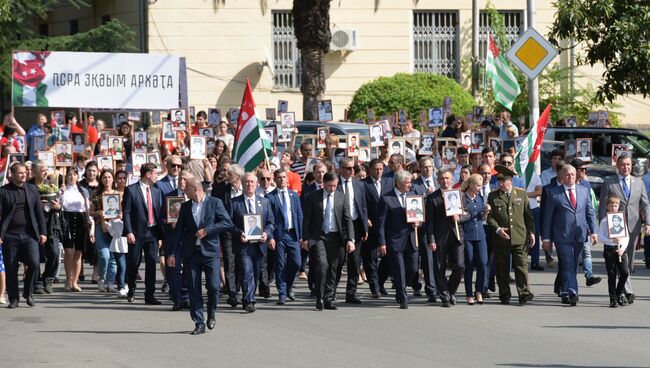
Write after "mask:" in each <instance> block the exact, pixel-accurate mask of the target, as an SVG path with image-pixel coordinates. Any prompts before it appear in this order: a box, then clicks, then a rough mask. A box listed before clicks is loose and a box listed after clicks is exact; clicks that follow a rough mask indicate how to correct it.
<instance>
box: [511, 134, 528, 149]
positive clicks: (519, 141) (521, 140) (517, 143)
mask: <svg viewBox="0 0 650 368" xmlns="http://www.w3.org/2000/svg"><path fill="white" fill-rule="evenodd" d="M526 138H527V137H526V136H523V137H515V138H514V142H515V152H516V151H519V147H521V145H522V144H523V143H524V141H525V140H526Z"/></svg>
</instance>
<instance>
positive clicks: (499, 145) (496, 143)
mask: <svg viewBox="0 0 650 368" xmlns="http://www.w3.org/2000/svg"><path fill="white" fill-rule="evenodd" d="M490 148H492V150H493V151H494V155H495V156H497V157H498V156H499V155H501V154H502V153H503V140H502V139H500V138H490Z"/></svg>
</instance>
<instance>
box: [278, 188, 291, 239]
mask: <svg viewBox="0 0 650 368" xmlns="http://www.w3.org/2000/svg"><path fill="white" fill-rule="evenodd" d="M278 194H279V195H280V196H281V197H283V198H284V201H285V203H286V204H287V218H288V220H289V223H288V224H287V230H291V229H293V213H292V212H291V197H290V196H289V192H288V191H287V189H286V188H285V189H279V188H278ZM280 204H282V198H280ZM276 221H277V220H276Z"/></svg>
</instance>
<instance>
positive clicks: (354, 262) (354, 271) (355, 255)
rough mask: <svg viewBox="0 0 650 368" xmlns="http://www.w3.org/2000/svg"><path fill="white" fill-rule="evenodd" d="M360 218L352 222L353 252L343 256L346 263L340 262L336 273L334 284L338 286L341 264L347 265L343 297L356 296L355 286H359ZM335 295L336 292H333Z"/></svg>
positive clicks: (341, 269)
mask: <svg viewBox="0 0 650 368" xmlns="http://www.w3.org/2000/svg"><path fill="white" fill-rule="evenodd" d="M361 221H362V220H361V217H359V218H358V219H357V220H356V221H354V234H355V239H354V243H355V247H354V252H352V253H348V254H346V255H345V257H346V262H341V264H340V265H339V268H338V270H337V271H336V284H337V285H338V283H339V281H340V280H341V273H342V272H343V263H346V264H347V271H348V280H347V283H346V285H345V295H346V298H347V297H348V296H351V297H353V296H355V295H356V294H357V286H358V285H359V268H360V267H361V237H362V234H363V233H365V230H364V228H363V223H361ZM335 293H336V290H335Z"/></svg>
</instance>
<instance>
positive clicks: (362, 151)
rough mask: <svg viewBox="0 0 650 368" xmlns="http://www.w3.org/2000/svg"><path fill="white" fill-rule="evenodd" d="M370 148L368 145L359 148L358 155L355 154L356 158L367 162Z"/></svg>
mask: <svg viewBox="0 0 650 368" xmlns="http://www.w3.org/2000/svg"><path fill="white" fill-rule="evenodd" d="M370 157H371V156H370V148H368V147H362V148H359V156H357V160H358V161H359V162H368V161H370Z"/></svg>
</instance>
